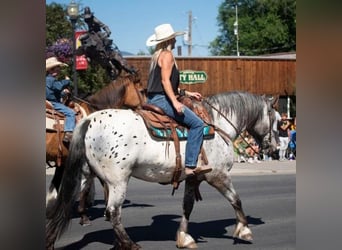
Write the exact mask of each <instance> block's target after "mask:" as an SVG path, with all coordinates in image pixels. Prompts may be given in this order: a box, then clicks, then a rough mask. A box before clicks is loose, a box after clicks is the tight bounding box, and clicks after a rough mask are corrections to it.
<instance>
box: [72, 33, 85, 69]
mask: <svg viewBox="0 0 342 250" xmlns="http://www.w3.org/2000/svg"><path fill="white" fill-rule="evenodd" d="M86 32H87V31H85V30H82V31H76V32H75V41H76V49H78V48H79V47H80V46H81V41H80V36H81V35H82V34H84V33H86ZM87 68H88V61H87V58H86V57H85V55H81V56H76V70H86V69H87Z"/></svg>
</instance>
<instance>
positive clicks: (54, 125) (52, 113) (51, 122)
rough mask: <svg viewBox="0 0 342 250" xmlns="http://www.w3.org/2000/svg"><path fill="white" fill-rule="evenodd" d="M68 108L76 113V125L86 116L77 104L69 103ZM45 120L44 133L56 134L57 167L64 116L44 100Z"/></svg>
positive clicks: (59, 159)
mask: <svg viewBox="0 0 342 250" xmlns="http://www.w3.org/2000/svg"><path fill="white" fill-rule="evenodd" d="M67 106H68V107H69V108H71V109H73V110H74V111H75V112H76V124H77V122H78V121H79V120H81V119H82V118H83V117H85V116H87V113H86V111H85V110H84V108H82V107H81V106H80V105H79V104H78V103H74V102H72V101H70V102H69V103H68V105H67ZM45 110H46V115H45V120H46V132H52V133H57V137H58V153H57V160H56V164H57V166H60V165H61V159H62V151H63V150H62V136H61V132H63V131H64V123H65V115H64V114H63V113H61V112H58V111H57V110H55V109H54V108H53V106H52V104H51V102H49V101H48V100H45Z"/></svg>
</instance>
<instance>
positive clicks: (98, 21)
mask: <svg viewBox="0 0 342 250" xmlns="http://www.w3.org/2000/svg"><path fill="white" fill-rule="evenodd" d="M93 21H94V22H95V23H97V24H98V25H99V26H100V27H101V29H103V30H104V31H105V32H106V35H107V37H109V36H110V34H111V33H112V32H111V31H110V29H109V27H108V26H107V25H105V24H104V23H103V22H101V21H100V20H99V19H97V18H96V17H94V19H93Z"/></svg>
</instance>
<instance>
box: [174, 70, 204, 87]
mask: <svg viewBox="0 0 342 250" xmlns="http://www.w3.org/2000/svg"><path fill="white" fill-rule="evenodd" d="M179 78H180V83H182V84H195V83H204V82H206V81H207V79H208V76H207V73H205V72H204V71H193V70H183V71H180V73H179Z"/></svg>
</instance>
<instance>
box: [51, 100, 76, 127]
mask: <svg viewBox="0 0 342 250" xmlns="http://www.w3.org/2000/svg"><path fill="white" fill-rule="evenodd" d="M50 102H51V103H52V106H53V107H54V109H55V110H57V111H58V112H61V113H63V114H64V115H65V123H64V131H65V132H72V131H73V130H74V128H75V125H76V119H75V116H76V112H75V111H74V110H72V109H71V108H69V107H67V106H65V105H64V104H63V103H60V102H52V101H50Z"/></svg>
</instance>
